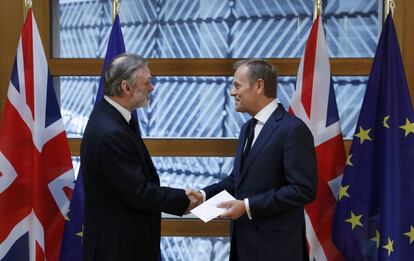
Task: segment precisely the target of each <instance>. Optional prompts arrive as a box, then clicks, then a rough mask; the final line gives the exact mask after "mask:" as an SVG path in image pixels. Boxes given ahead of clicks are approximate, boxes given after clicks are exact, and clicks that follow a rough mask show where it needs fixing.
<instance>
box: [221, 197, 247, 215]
mask: <svg viewBox="0 0 414 261" xmlns="http://www.w3.org/2000/svg"><path fill="white" fill-rule="evenodd" d="M217 207H218V208H226V209H227V210H226V212H224V213H223V214H221V215H220V217H221V218H225V219H233V220H234V219H238V218H239V217H241V216H243V215H244V214H245V213H246V205H244V201H243V200H230V201H224V202H221V203H220V204H218V205H217Z"/></svg>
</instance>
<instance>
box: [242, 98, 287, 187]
mask: <svg viewBox="0 0 414 261" xmlns="http://www.w3.org/2000/svg"><path fill="white" fill-rule="evenodd" d="M285 113H286V111H285V109H284V108H283V106H282V105H281V104H279V105H278V107H277V109H276V110H275V111H274V112H273V113H272V115H271V116H270V117H269V119H268V120H267V122H266V123H265V125H264V126H263V129H262V130H261V131H260V134H259V136H258V137H257V139H256V141H255V143H254V144H253V147H252V148H251V150H250V152H249V155H248V157H247V159H246V162H244V164H243V169H241V175H240V180H239V184H240V183H241V182H242V180H243V178H244V176H246V173H247V171H248V170H249V168H250V166H251V165H252V163H253V162H254V161H255V160H256V158H257V157H258V156H259V154H260V151H261V150H262V149H263V147H264V146H265V145H266V143H267V141H268V140H269V139H270V137H271V135H272V134H273V133H274V132H275V131H276V129H277V127H278V126H279V124H280V120H281V119H282V118H283V115H284V114H285ZM245 140H246V137H244V141H245ZM244 143H245V142H243V145H244ZM241 155H243V146H242V151H241V153H240V152H239V151H238V153H237V156H239V157H240V158H242V156H241ZM239 161H240V163H241V160H239Z"/></svg>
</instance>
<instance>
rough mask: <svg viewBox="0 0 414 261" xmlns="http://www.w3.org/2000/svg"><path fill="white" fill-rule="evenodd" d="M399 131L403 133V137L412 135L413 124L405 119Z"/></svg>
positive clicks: (413, 130) (413, 131)
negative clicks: (401, 130)
mask: <svg viewBox="0 0 414 261" xmlns="http://www.w3.org/2000/svg"><path fill="white" fill-rule="evenodd" d="M400 129H403V130H404V131H405V137H407V136H408V134H410V133H414V122H410V121H409V120H408V119H405V125H402V126H400Z"/></svg>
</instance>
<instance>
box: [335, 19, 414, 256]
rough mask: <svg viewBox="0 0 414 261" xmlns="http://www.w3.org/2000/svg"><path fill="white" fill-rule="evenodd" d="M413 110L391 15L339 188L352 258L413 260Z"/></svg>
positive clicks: (338, 238) (341, 221) (340, 234)
mask: <svg viewBox="0 0 414 261" xmlns="http://www.w3.org/2000/svg"><path fill="white" fill-rule="evenodd" d="M413 196H414V113H413V108H412V105H411V100H410V96H409V92H408V88H407V80H406V77H405V73H404V67H403V63H402V59H401V55H400V49H399V45H398V40H397V35H396V32H395V27H394V22H393V20H392V16H391V14H388V17H387V19H386V21H385V23H384V27H383V30H382V33H381V36H380V39H379V43H378V47H377V51H376V54H375V58H374V62H373V64H372V69H371V74H370V77H369V80H368V86H367V89H366V93H365V96H364V101H363V104H362V108H361V112H360V115H359V120H358V124H357V127H356V131H355V136H354V139H353V141H352V146H351V150H350V154H349V156H348V159H347V163H346V168H345V172H344V176H343V180H342V184H341V187H340V191H339V197H338V203H337V206H336V212H335V219H334V225H333V235H332V237H333V240H334V243H335V245H336V246H337V247H338V249H339V250H340V251H341V253H342V254H343V255H344V257H345V258H346V259H347V260H414V204H413Z"/></svg>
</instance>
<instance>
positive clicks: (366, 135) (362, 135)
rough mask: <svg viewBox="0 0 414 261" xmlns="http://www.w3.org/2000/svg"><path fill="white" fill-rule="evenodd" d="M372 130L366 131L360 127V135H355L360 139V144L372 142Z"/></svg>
mask: <svg viewBox="0 0 414 261" xmlns="http://www.w3.org/2000/svg"><path fill="white" fill-rule="evenodd" d="M370 131H371V129H367V130H364V129H363V128H362V127H361V126H359V133H357V134H355V137H358V138H359V142H360V144H362V143H363V142H364V141H365V140H372V139H371V137H370V136H369V132H370Z"/></svg>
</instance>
